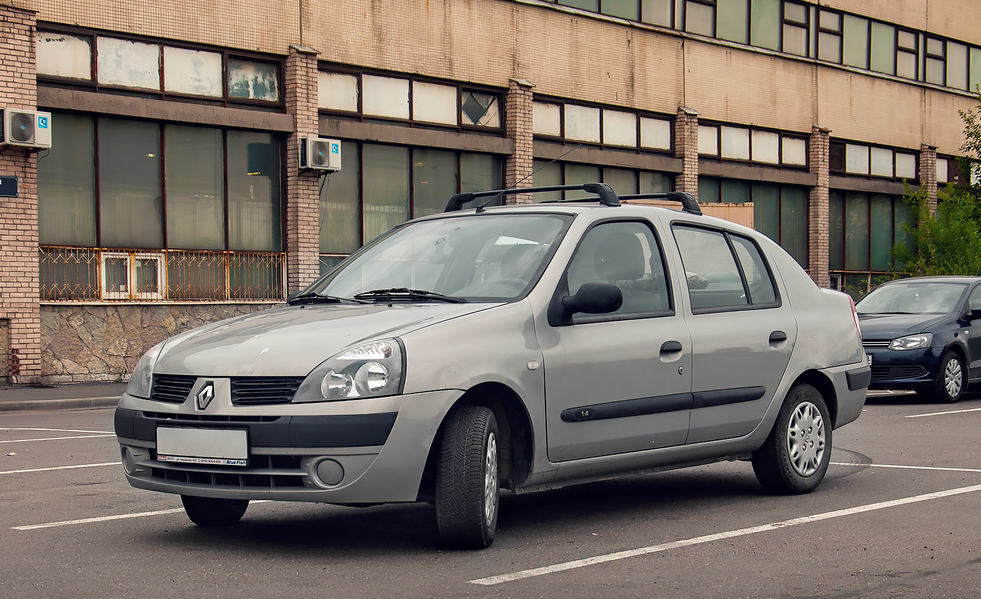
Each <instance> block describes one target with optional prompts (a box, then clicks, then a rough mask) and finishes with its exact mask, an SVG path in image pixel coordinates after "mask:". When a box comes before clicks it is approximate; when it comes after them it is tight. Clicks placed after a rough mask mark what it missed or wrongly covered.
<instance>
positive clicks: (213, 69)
mask: <svg viewBox="0 0 981 599" xmlns="http://www.w3.org/2000/svg"><path fill="white" fill-rule="evenodd" d="M164 85H165V89H166V90H167V91H172V92H178V93H181V94H194V95H197V96H211V97H213V98H220V97H221V95H222V87H221V86H222V68H221V54H218V53H217V52H201V51H198V50H185V49H184V48H172V47H169V46H164Z"/></svg>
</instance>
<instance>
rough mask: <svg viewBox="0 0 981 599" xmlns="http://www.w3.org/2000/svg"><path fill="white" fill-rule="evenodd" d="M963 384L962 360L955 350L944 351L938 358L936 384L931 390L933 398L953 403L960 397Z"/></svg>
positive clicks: (962, 391)
mask: <svg viewBox="0 0 981 599" xmlns="http://www.w3.org/2000/svg"><path fill="white" fill-rule="evenodd" d="M965 386H966V385H965V380H964V362H962V361H961V357H960V356H958V355H957V354H956V353H955V352H952V351H947V352H945V353H944V355H943V357H942V358H940V371H939V372H938V373H937V386H936V387H934V390H933V397H934V399H936V400H937V401H942V402H948V403H954V402H956V401H957V400H959V399H960V398H961V395H962V394H963V393H964V387H965Z"/></svg>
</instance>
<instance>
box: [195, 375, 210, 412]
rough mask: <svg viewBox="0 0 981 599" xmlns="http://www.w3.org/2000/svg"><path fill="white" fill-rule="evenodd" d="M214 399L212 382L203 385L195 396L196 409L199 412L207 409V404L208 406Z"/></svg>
mask: <svg viewBox="0 0 981 599" xmlns="http://www.w3.org/2000/svg"><path fill="white" fill-rule="evenodd" d="M214 398H215V383H214V381H208V382H206V383H205V384H204V387H201V390H200V391H198V394H197V395H195V399H196V401H197V406H198V409H199V410H204V409H207V407H208V404H210V403H211V400H212V399H214Z"/></svg>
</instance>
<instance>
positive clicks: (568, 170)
mask: <svg viewBox="0 0 981 599" xmlns="http://www.w3.org/2000/svg"><path fill="white" fill-rule="evenodd" d="M599 180H600V168H599V167H598V166H593V165H591V164H577V163H574V162H567V163H566V164H565V183H566V185H577V184H581V183H595V182H596V181H599ZM590 196H593V194H591V193H587V192H585V191H567V192H565V197H566V199H568V200H574V199H579V198H588V197H590Z"/></svg>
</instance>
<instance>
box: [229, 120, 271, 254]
mask: <svg viewBox="0 0 981 599" xmlns="http://www.w3.org/2000/svg"><path fill="white" fill-rule="evenodd" d="M227 140H228V249H230V250H242V251H254V252H281V251H283V223H282V183H281V177H280V149H279V148H280V144H279V140H277V139H276V138H274V137H273V136H272V135H270V134H268V133H253V132H250V131H229V132H228V133H227Z"/></svg>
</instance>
